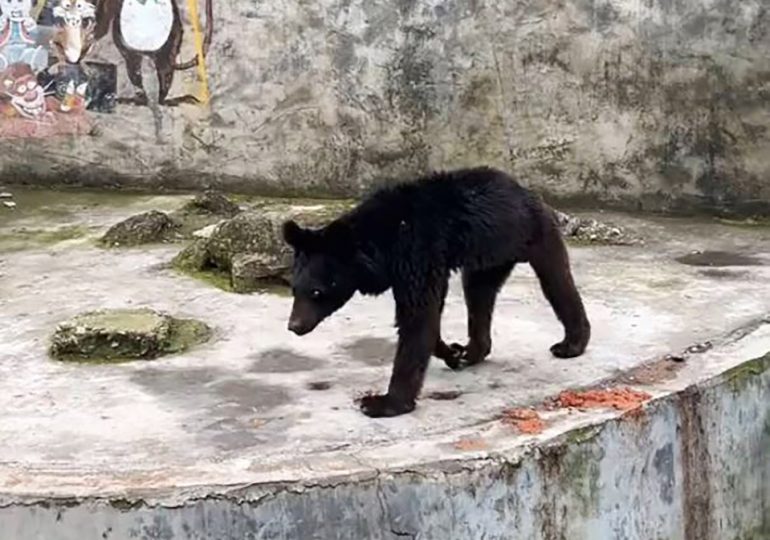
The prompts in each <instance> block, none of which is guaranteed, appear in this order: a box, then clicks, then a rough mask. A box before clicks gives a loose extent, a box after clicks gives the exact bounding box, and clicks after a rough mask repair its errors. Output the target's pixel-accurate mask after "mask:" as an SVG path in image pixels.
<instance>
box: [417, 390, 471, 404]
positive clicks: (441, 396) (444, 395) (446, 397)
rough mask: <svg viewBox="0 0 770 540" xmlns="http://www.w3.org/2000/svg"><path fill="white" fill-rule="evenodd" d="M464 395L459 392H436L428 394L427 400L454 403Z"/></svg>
mask: <svg viewBox="0 0 770 540" xmlns="http://www.w3.org/2000/svg"><path fill="white" fill-rule="evenodd" d="M462 395H463V393H462V392H460V391H459V390H436V391H435V392H430V393H429V394H427V395H426V396H425V398H426V399H433V400H435V401H452V400H455V399H457V398H459V397H460V396H462Z"/></svg>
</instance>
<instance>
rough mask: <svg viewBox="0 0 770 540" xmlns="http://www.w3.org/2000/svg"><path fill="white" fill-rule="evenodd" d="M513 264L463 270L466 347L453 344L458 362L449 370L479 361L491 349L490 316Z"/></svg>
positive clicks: (452, 347)
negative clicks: (466, 331) (466, 315)
mask: <svg viewBox="0 0 770 540" xmlns="http://www.w3.org/2000/svg"><path fill="white" fill-rule="evenodd" d="M514 265H515V263H514V262H508V263H505V264H502V265H500V266H494V267H492V268H484V269H481V270H472V271H468V270H463V292H464V293H465V305H466V307H467V310H468V344H467V345H459V344H457V343H453V344H452V345H450V348H451V349H452V350H453V351H457V352H458V353H459V356H460V359H459V360H460V361H459V362H458V363H457V365H456V366H454V367H453V366H452V365H450V364H449V363H448V362H447V365H449V367H451V368H452V369H461V368H463V367H466V366H472V365H474V364H478V363H479V362H482V361H483V360H484V359H485V358H486V357H487V356H488V355H489V353H490V352H491V350H492V336H491V330H492V313H493V311H494V309H495V299H496V298H497V293H498V292H499V291H500V288H501V287H502V286H503V283H505V280H506V279H508V276H509V275H510V274H511V271H512V270H513V267H514Z"/></svg>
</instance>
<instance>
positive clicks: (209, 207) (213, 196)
mask: <svg viewBox="0 0 770 540" xmlns="http://www.w3.org/2000/svg"><path fill="white" fill-rule="evenodd" d="M182 212H184V213H193V214H205V215H214V216H221V217H223V218H231V217H233V216H235V215H236V214H238V213H240V212H241V207H240V206H238V204H237V203H235V202H233V201H231V200H230V199H228V198H227V197H225V196H224V195H222V194H221V193H218V192H216V191H212V190H208V191H206V192H204V193H201V194H200V195H197V196H196V197H195V198H194V199H193V200H191V201H190V202H188V203H187V204H185V205H184V207H183V208H182Z"/></svg>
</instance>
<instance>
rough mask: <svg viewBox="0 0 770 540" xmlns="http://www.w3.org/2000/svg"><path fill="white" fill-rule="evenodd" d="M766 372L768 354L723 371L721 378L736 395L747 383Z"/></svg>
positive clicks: (769, 368) (767, 368)
mask: <svg viewBox="0 0 770 540" xmlns="http://www.w3.org/2000/svg"><path fill="white" fill-rule="evenodd" d="M768 370H770V352H769V353H767V354H765V355H764V356H760V357H759V358H755V359H754V360H749V361H748V362H744V363H743V364H740V365H738V366H735V367H734V368H731V369H729V370H727V371H725V372H724V374H723V377H724V380H725V381H726V382H727V384H729V385H730V387H731V388H732V390H733V392H736V393H737V392H740V391H742V390H743V389H744V388H745V387H746V384H748V382H749V381H751V380H753V379H754V378H755V377H758V376H759V375H762V374H763V373H764V372H766V371H768Z"/></svg>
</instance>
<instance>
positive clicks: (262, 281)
mask: <svg viewBox="0 0 770 540" xmlns="http://www.w3.org/2000/svg"><path fill="white" fill-rule="evenodd" d="M291 262H292V261H291V254H286V255H279V256H276V255H273V254H270V253H239V254H237V255H235V256H234V257H233V259H232V268H231V270H230V276H231V285H232V288H233V291H234V292H237V293H250V292H254V291H259V290H263V289H264V286H265V285H266V284H268V283H269V284H274V285H284V286H286V285H288V284H289V283H290V279H291V277H290V275H289V274H290V268H291Z"/></svg>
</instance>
